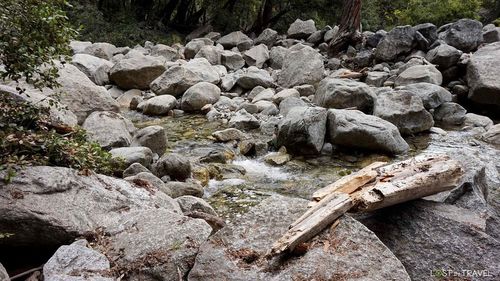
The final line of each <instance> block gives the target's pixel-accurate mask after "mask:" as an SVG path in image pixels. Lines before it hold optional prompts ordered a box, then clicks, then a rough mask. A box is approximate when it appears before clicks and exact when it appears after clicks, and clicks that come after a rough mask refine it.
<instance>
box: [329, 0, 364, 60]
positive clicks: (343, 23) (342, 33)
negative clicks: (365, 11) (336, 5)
mask: <svg viewBox="0 0 500 281" xmlns="http://www.w3.org/2000/svg"><path fill="white" fill-rule="evenodd" d="M360 27H361V0H345V4H344V9H343V10H342V17H341V19H340V24H339V31H338V32H337V34H336V35H335V37H334V38H333V39H332V41H331V42H330V45H329V48H328V53H329V55H330V56H335V55H336V54H338V53H339V52H341V51H343V50H345V49H346V48H347V46H348V45H349V44H351V43H357V42H359V40H360V39H361V37H360V34H359V30H360Z"/></svg>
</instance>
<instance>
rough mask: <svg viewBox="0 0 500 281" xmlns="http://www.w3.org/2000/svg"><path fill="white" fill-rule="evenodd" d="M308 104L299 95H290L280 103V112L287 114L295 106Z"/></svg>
mask: <svg viewBox="0 0 500 281" xmlns="http://www.w3.org/2000/svg"><path fill="white" fill-rule="evenodd" d="M304 106H308V105H307V103H306V102H305V101H303V100H302V99H300V98H297V97H288V98H286V99H284V100H283V101H281V103H280V107H279V109H280V114H281V115H283V116H286V115H287V114H288V112H290V110H291V109H292V108H294V107H304Z"/></svg>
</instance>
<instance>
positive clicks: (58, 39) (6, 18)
mask: <svg viewBox="0 0 500 281" xmlns="http://www.w3.org/2000/svg"><path fill="white" fill-rule="evenodd" d="M67 5H68V3H67V1H65V0H2V1H0V61H1V62H2V64H3V65H4V68H3V69H0V77H1V78H2V79H12V80H15V81H17V80H19V79H21V78H25V79H26V80H27V81H28V82H30V83H31V84H33V85H34V86H35V87H37V88H42V87H54V86H57V81H56V78H57V68H56V66H55V63H54V61H53V60H54V59H58V58H59V56H60V55H64V54H69V51H70V50H69V46H68V43H69V40H70V39H71V38H73V37H74V36H75V35H76V34H77V32H76V31H75V30H74V29H73V28H71V26H70V24H69V23H68V21H67V17H66V14H65V12H64V11H63V10H62V7H63V6H67Z"/></svg>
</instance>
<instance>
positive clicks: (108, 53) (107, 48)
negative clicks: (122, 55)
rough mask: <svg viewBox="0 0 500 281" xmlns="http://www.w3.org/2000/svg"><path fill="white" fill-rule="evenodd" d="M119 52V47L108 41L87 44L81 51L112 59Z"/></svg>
mask: <svg viewBox="0 0 500 281" xmlns="http://www.w3.org/2000/svg"><path fill="white" fill-rule="evenodd" d="M80 45H81V44H80ZM73 46H74V45H73ZM118 52H119V50H118V48H117V47H116V46H115V45H113V44H110V43H106V42H97V43H92V44H90V45H87V46H86V47H85V49H84V50H83V51H82V52H81V53H84V54H89V55H92V56H94V57H98V58H101V59H105V60H109V61H110V60H111V59H112V58H113V56H114V55H115V54H117V53H118Z"/></svg>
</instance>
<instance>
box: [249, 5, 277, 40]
mask: <svg viewBox="0 0 500 281" xmlns="http://www.w3.org/2000/svg"><path fill="white" fill-rule="evenodd" d="M272 18H273V0H264V2H262V3H261V5H260V8H259V14H258V15H257V18H256V19H255V21H254V23H253V25H252V28H250V30H248V32H255V34H257V35H258V34H260V33H261V32H262V31H263V30H264V29H266V28H267V27H269V24H270V23H271V19H272Z"/></svg>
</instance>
